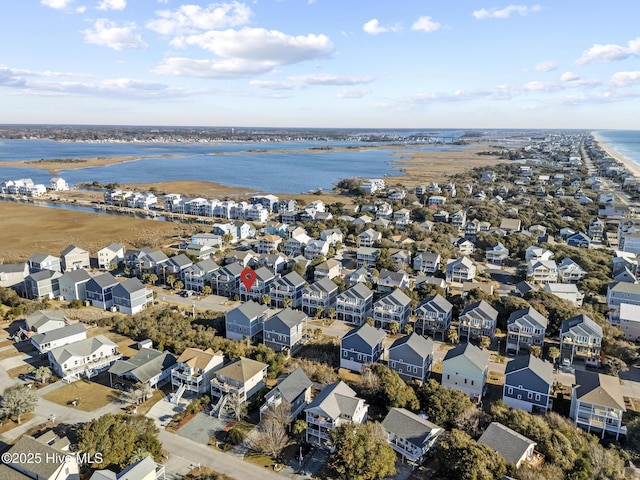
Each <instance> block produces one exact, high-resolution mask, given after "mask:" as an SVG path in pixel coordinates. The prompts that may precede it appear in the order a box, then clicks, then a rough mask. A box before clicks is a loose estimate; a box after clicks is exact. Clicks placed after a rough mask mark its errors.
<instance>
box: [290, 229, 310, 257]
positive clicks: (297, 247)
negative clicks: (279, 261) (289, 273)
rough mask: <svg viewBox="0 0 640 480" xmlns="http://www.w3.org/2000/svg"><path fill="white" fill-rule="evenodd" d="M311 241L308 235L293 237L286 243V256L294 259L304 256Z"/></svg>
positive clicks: (301, 234) (302, 234)
mask: <svg viewBox="0 0 640 480" xmlns="http://www.w3.org/2000/svg"><path fill="white" fill-rule="evenodd" d="M310 241H311V237H310V236H309V235H307V234H306V233H300V234H298V235H296V236H295V237H291V238H289V239H288V240H287V241H286V242H284V254H285V255H286V256H287V257H292V258H293V257H297V256H298V255H302V252H303V251H304V249H305V247H306V246H307V244H308V243H309V242H310Z"/></svg>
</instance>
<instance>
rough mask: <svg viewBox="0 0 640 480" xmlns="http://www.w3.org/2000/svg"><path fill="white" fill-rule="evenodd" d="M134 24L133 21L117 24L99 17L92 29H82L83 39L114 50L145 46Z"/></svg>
mask: <svg viewBox="0 0 640 480" xmlns="http://www.w3.org/2000/svg"><path fill="white" fill-rule="evenodd" d="M135 29H136V24H135V23H133V22H129V23H125V24H123V25H122V26H119V25H118V24H117V23H115V22H111V21H109V20H107V19H104V18H100V19H98V20H96V22H95V24H94V25H93V29H87V30H83V31H82V33H83V34H84V41H85V42H87V43H94V44H96V45H101V46H103V47H109V48H112V49H114V50H122V49H125V48H137V49H143V48H147V44H146V43H145V41H144V40H142V37H141V36H140V35H139V34H137V33H135Z"/></svg>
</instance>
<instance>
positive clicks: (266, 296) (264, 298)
mask: <svg viewBox="0 0 640 480" xmlns="http://www.w3.org/2000/svg"><path fill="white" fill-rule="evenodd" d="M260 300H261V301H262V304H263V305H271V295H269V294H268V293H265V294H264V295H262V297H261V299H260Z"/></svg>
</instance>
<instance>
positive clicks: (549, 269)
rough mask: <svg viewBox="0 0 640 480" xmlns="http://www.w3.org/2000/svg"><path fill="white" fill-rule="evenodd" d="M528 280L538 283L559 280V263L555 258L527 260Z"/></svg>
mask: <svg viewBox="0 0 640 480" xmlns="http://www.w3.org/2000/svg"><path fill="white" fill-rule="evenodd" d="M527 280H528V281H529V282H532V283H537V284H543V285H544V284H547V283H555V282H557V281H558V265H556V262H554V261H553V260H530V261H529V262H527Z"/></svg>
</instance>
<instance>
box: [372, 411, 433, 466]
mask: <svg viewBox="0 0 640 480" xmlns="http://www.w3.org/2000/svg"><path fill="white" fill-rule="evenodd" d="M382 427H383V428H384V431H385V433H386V434H387V442H388V443H389V445H390V446H391V448H393V450H394V451H395V452H396V453H398V454H399V455H400V456H401V458H402V459H404V460H406V461H408V462H412V464H416V465H420V464H421V463H422V460H424V459H425V458H426V455H427V453H428V452H429V450H431V449H432V448H433V446H434V445H435V443H436V441H437V440H438V437H439V436H440V435H441V434H442V433H444V429H443V428H441V427H439V426H437V425H436V424H435V423H431V422H430V421H429V420H426V419H424V418H422V417H420V416H418V415H416V414H415V413H413V412H410V411H409V410H405V409H404V408H392V409H391V410H389V413H387V416H386V417H385V418H384V420H383V421H382Z"/></svg>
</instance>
